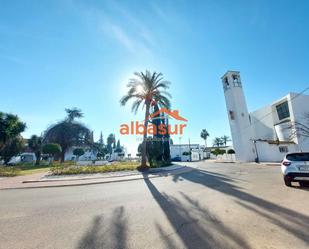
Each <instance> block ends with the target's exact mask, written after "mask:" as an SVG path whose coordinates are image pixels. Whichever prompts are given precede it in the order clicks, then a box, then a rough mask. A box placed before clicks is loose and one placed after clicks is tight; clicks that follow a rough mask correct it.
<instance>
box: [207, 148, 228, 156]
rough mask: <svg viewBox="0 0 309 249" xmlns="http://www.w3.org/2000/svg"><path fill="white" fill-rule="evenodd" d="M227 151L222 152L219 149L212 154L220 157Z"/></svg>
mask: <svg viewBox="0 0 309 249" xmlns="http://www.w3.org/2000/svg"><path fill="white" fill-rule="evenodd" d="M225 153H226V151H225V150H221V149H219V148H216V149H215V150H212V151H211V154H214V155H215V156H218V155H223V154H225Z"/></svg>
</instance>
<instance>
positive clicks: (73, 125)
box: [43, 110, 92, 162]
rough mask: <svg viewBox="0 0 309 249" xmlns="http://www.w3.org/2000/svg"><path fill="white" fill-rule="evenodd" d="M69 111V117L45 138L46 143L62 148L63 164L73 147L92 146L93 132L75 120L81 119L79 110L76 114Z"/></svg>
mask: <svg viewBox="0 0 309 249" xmlns="http://www.w3.org/2000/svg"><path fill="white" fill-rule="evenodd" d="M70 111H71V110H69V111H68V110H67V113H68V117H67V118H66V119H65V120H63V121H60V122H58V123H56V124H54V125H52V126H50V127H49V128H48V129H47V131H45V133H44V136H43V142H44V143H57V144H59V145H60V146H61V149H62V150H61V162H63V161H64V156H65V153H66V152H67V150H68V149H69V148H70V147H72V146H83V145H91V144H92V141H91V132H90V130H89V129H88V128H87V127H86V126H85V125H83V124H82V123H79V122H76V121H75V120H74V118H76V117H81V116H82V114H80V113H79V112H80V111H79V110H77V111H76V112H74V111H71V112H70Z"/></svg>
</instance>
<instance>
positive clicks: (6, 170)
mask: <svg viewBox="0 0 309 249" xmlns="http://www.w3.org/2000/svg"><path fill="white" fill-rule="evenodd" d="M170 165H171V164H170V163H164V162H154V163H153V164H152V166H151V167H152V168H159V167H166V166H170ZM139 166H140V162H114V163H112V164H110V165H102V166H100V165H99V166H77V165H75V163H74V162H70V161H69V162H64V163H63V164H60V163H59V162H53V164H52V165H46V164H41V165H34V164H31V163H23V164H20V165H18V166H11V167H2V166H0V177H12V176H21V175H31V174H35V173H42V172H51V173H52V174H53V175H76V174H95V173H107V172H116V171H124V170H137V169H138V167H139Z"/></svg>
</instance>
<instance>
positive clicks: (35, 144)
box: [28, 135, 43, 165]
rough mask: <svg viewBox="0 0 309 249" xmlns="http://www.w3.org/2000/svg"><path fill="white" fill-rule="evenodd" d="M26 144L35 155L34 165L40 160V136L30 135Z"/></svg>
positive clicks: (41, 144)
mask: <svg viewBox="0 0 309 249" xmlns="http://www.w3.org/2000/svg"><path fill="white" fill-rule="evenodd" d="M28 146H29V148H30V149H31V150H32V151H33V153H34V154H35V157H36V162H35V164H36V165H39V164H40V161H41V154H42V146H43V143H42V137H39V136H37V135H32V136H31V137H30V139H29V140H28Z"/></svg>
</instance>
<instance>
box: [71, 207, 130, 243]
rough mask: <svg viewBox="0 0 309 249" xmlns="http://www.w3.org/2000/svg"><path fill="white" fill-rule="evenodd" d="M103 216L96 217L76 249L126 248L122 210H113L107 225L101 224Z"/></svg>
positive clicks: (125, 230)
mask: <svg viewBox="0 0 309 249" xmlns="http://www.w3.org/2000/svg"><path fill="white" fill-rule="evenodd" d="M103 220H104V218H103V216H96V217H95V218H94V219H93V222H92V224H91V226H90V228H89V229H88V230H87V231H86V233H85V235H84V236H83V237H82V239H81V240H80V241H79V243H78V246H77V248H78V249H86V248H93V249H97V248H127V245H126V241H127V220H126V218H125V216H124V208H123V207H119V208H117V209H115V210H114V212H113V216H112V220H111V222H110V223H108V224H104V223H103Z"/></svg>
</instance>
